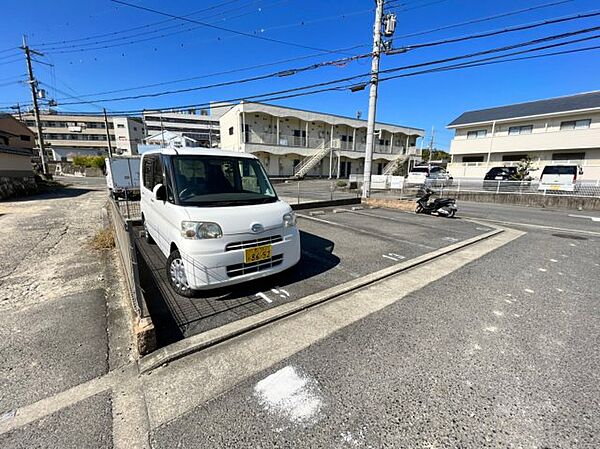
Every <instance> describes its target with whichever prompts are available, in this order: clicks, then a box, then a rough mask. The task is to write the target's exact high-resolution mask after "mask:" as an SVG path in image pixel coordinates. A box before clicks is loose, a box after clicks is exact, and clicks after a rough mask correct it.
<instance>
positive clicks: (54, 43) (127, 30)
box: [36, 0, 240, 48]
mask: <svg viewBox="0 0 600 449" xmlns="http://www.w3.org/2000/svg"><path fill="white" fill-rule="evenodd" d="M239 1H240V0H229V1H226V2H222V3H219V4H217V5H213V6H212V7H210V8H204V9H200V10H197V11H194V12H192V13H190V14H186V15H185V17H189V16H193V15H196V14H198V13H201V12H205V11H209V10H212V9H216V8H218V7H220V6H226V5H228V4H231V3H237V2H239ZM174 20H176V19H167V20H160V21H158V22H153V23H148V24H146V25H140V26H137V27H132V28H127V29H124V30H120V31H113V32H110V33H102V34H95V35H92V36H87V37H82V38H77V39H69V40H63V41H55V42H47V43H40V44H37V45H36V47H38V48H41V47H48V46H52V45H62V44H68V43H72V42H82V41H87V40H92V39H98V38H102V37H109V36H115V35H117V34H125V33H130V32H132V31H136V30H141V29H144V28H150V27H154V26H157V25H161V24H164V23H168V22H173V21H174Z"/></svg>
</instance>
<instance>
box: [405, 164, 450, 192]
mask: <svg viewBox="0 0 600 449" xmlns="http://www.w3.org/2000/svg"><path fill="white" fill-rule="evenodd" d="M452 180H453V178H452V176H450V173H448V172H447V171H446V170H444V169H443V168H442V167H438V166H435V165H431V166H430V165H418V166H416V167H413V168H412V170H411V171H410V172H409V173H408V176H407V177H406V183H407V184H412V185H415V184H426V185H429V186H435V187H440V186H447V185H451V184H452Z"/></svg>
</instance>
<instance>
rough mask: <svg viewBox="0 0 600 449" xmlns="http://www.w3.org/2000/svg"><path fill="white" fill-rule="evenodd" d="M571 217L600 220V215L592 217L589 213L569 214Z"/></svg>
mask: <svg viewBox="0 0 600 449" xmlns="http://www.w3.org/2000/svg"><path fill="white" fill-rule="evenodd" d="M569 217H573V218H587V219H589V220H592V221H600V217H590V216H589V215H575V214H569Z"/></svg>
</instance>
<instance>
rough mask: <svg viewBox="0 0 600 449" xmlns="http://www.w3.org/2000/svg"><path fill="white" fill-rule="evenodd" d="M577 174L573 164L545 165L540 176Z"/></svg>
mask: <svg viewBox="0 0 600 449" xmlns="http://www.w3.org/2000/svg"><path fill="white" fill-rule="evenodd" d="M576 174H577V167H576V166H574V165H546V166H545V167H544V171H543V172H542V176H544V175H571V176H574V175H576Z"/></svg>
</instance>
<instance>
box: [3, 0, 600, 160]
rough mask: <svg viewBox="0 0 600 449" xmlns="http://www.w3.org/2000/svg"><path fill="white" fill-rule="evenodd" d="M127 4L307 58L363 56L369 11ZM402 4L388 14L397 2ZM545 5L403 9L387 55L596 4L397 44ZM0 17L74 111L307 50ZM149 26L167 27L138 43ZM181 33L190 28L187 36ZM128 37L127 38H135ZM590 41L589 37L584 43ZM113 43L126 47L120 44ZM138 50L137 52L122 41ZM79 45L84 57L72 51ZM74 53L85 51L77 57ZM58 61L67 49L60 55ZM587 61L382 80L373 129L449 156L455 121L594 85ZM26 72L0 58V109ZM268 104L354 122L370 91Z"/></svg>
mask: <svg viewBox="0 0 600 449" xmlns="http://www.w3.org/2000/svg"><path fill="white" fill-rule="evenodd" d="M126 1H129V2H132V3H135V4H138V5H143V6H145V7H148V8H153V9H157V10H161V11H164V12H168V13H171V14H175V15H186V14H190V13H192V12H194V11H198V10H201V9H207V8H212V9H210V10H208V11H203V12H199V13H197V14H194V15H192V16H190V17H191V18H193V19H196V20H200V21H203V22H209V23H211V24H214V25H218V26H221V27H226V28H231V29H236V30H239V31H244V32H249V33H253V34H254V33H256V34H257V35H260V36H264V37H267V38H272V39H277V40H285V41H289V42H294V43H298V44H301V45H304V46H307V47H316V48H322V49H329V50H333V49H339V48H347V47H352V46H358V45H364V47H360V48H357V49H355V50H350V51H348V52H345V53H346V54H357V53H362V52H368V51H369V48H370V45H371V39H372V37H371V30H372V24H373V12H372V8H373V6H374V2H373V1H372V0H344V1H337V2H325V1H317V0H229V1H227V0H207V1H196V2H191V1H182V0H175V1H170V2H165V1H157V0H147V1H140V0H126ZM401 1H402V0H400V1H399V2H396V3H395V4H396V5H398V4H399V3H401ZM556 1H559V0H532V1H530V0H520V1H513V0H506V1H503V2H491V1H485V2H484V1H480V0H447V1H439V2H434V1H433V0H404V3H405V4H406V6H405V7H399V6H396V7H392V8H391V9H393V10H395V11H396V12H397V14H398V26H397V31H396V36H395V39H394V46H396V47H398V46H402V45H408V44H416V43H421V42H429V41H435V40H439V39H444V38H448V37H454V36H462V35H468V34H471V33H475V32H480V31H487V30H495V29H500V28H504V27H507V26H511V25H518V24H526V23H531V22H535V21H539V20H546V19H550V18H555V17H561V16H567V15H571V14H576V13H581V12H588V11H594V10H596V9H598V6H599V5H598V2H597V1H595V0H572V1H568V2H565V3H563V4H560V5H555V6H552V7H548V8H544V9H539V10H536V11H530V12H527V13H525V14H519V15H514V16H511V17H505V18H502V19H498V20H493V21H489V22H484V23H478V24H473V25H468V26H462V27H458V28H454V29H449V30H443V31H438V32H435V33H429V34H425V35H421V36H414V37H402V36H403V35H406V34H411V33H415V32H419V31H423V30H430V29H434V28H437V27H442V26H445V25H449V24H454V23H458V22H464V21H468V20H471V19H477V18H480V17H486V16H491V15H495V14H500V13H504V12H509V11H513V10H518V9H522V8H527V7H530V6H536V5H541V4H545V3H554V2H556ZM423 5H425V6H423ZM2 6H3V16H4V17H5V18H7V17H10V20H5V21H4V23H3V26H2V27H1V28H0V42H1V43H2V44H1V47H0V51H1V50H5V49H9V48H10V47H13V46H14V47H16V46H18V45H20V43H21V36H22V34H24V33H25V34H27V35H28V40H29V44H30V46H31V47H32V48H34V49H39V50H41V51H43V52H44V53H45V56H44V57H38V59H39V60H40V61H44V62H50V63H52V64H54V67H53V68H50V67H48V66H46V65H43V64H41V63H34V70H35V72H36V75H37V77H38V79H39V80H40V81H41V82H42V83H44V86H43V87H44V88H46V89H47V91H48V94H49V96H50V97H53V98H58V99H64V100H63V101H77V100H73V99H72V98H68V97H72V96H80V95H85V94H93V93H97V92H105V91H111V90H116V89H124V88H132V87H139V86H142V85H146V84H152V83H161V82H167V81H171V80H177V79H181V78H189V77H197V76H203V75H210V74H212V73H215V72H221V71H227V70H232V69H238V68H243V67H248V66H252V65H257V64H266V63H271V62H275V61H281V60H285V59H289V58H295V57H300V56H303V55H314V54H316V53H318V52H316V51H315V50H310V49H305V48H298V47H293V46H287V45H282V44H278V43H274V42H268V41H265V40H258V39H252V38H249V37H244V36H236V35H233V34H231V33H228V32H226V31H220V30H215V29H210V28H206V27H200V26H198V25H194V24H190V23H186V22H181V21H177V20H172V21H167V22H164V23H162V24H160V25H151V24H156V23H157V22H161V21H165V20H167V19H168V18H166V17H162V16H159V15H156V14H153V13H150V12H146V11H141V10H138V9H134V8H131V7H127V6H124V5H118V4H115V3H112V2H110V1H109V0H89V1H78V2H75V1H66V0H54V1H51V2H49V1H42V0H33V1H32V2H4V3H3V5H2ZM598 25H600V19H599V18H598V17H594V18H588V19H584V20H577V21H572V22H568V23H562V24H554V25H549V26H545V27H541V28H537V29H533V30H527V31H522V32H516V33H510V34H505V35H500V36H495V37H491V38H485V39H479V40H475V41H466V42H462V43H456V44H449V45H440V46H436V47H432V48H428V49H416V50H413V51H410V52H408V53H405V54H399V55H394V56H384V57H383V59H382V68H383V69H385V68H391V67H397V66H403V65H409V64H414V63H418V62H422V61H428V60H434V59H440V58H445V57H450V56H454V55H460V54H464V53H469V52H474V51H479V50H483V49H486V48H492V47H498V46H503V45H510V44H513V43H517V42H521V41H525V40H529V39H535V38H539V37H543V36H547V35H551V34H559V33H563V32H567V31H571V30H576V29H580V28H588V27H593V26H598ZM132 27H138V29H137V30H133V31H130V32H129V33H121V34H114V35H111V36H105V37H101V38H90V36H95V35H101V34H106V33H113V32H120V31H122V30H126V29H129V28H132ZM158 28H166V29H165V30H163V31H158V32H154V33H151V34H150V32H151V31H154V30H156V29H158ZM190 28H194V29H193V30H191V31H186V30H188V29H190ZM595 33H596V34H597V33H598V32H595ZM134 34H135V35H136V36H133V35H134ZM165 34H168V35H166V36H165ZM590 35H594V33H588V34H586V35H583V36H590ZM120 38H125V39H122V40H119V39H120ZM73 39H85V40H80V41H76V42H71V43H68V44H54V45H52V44H51V43H53V42H62V41H67V40H73ZM141 39H144V41H143V42H134V43H131V44H127V42H130V41H134V40H141ZM104 40H111V42H108V43H102V44H97V45H91V44H92V43H93V42H96V41H104ZM49 44H50V45H49ZM80 44H86V46H79V47H70V46H73V45H80ZM104 45H112V47H111V48H100V49H98V48H96V49H93V48H94V47H102V46H104ZM593 45H600V43H599V42H598V40H592V41H588V42H584V43H580V44H575V45H573V46H567V47H562V48H558V49H555V51H556V50H564V49H567V48H576V47H584V46H593ZM56 47H62V48H56ZM53 48H54V49H53ZM90 48H92V49H90ZM80 49H85V51H79V50H80ZM73 50H77V51H73ZM61 51H63V52H64V51H68V52H66V53H60V52H61ZM343 56H345V55H344V54H334V55H332V54H324V55H321V56H318V57H313V58H310V59H305V60H299V61H295V62H288V63H283V64H279V65H276V66H272V67H265V68H257V69H254V70H248V71H242V72H238V73H232V74H228V75H219V76H210V77H206V78H203V79H196V80H191V81H187V82H181V83H176V84H169V85H164V86H159V87H152V88H145V89H141V90H133V91H129V92H121V93H116V94H107V95H104V96H102V95H96V96H94V97H89V99H92V98H93V99H98V98H104V97H105V98H110V97H115V96H122V95H135V94H143V93H152V92H158V91H162V90H170V89H178V88H186V87H192V86H199V85H205V84H210V83H216V82H221V81H229V80H236V79H240V78H244V77H249V76H256V75H260V74H265V73H271V72H275V71H278V70H282V69H287V68H294V67H302V66H304V65H308V64H311V63H315V62H319V61H327V60H331V59H336V58H338V57H343ZM598 56H599V51H598V50H594V51H590V52H583V53H575V54H570V55H564V56H559V57H554V58H542V59H534V60H529V61H520V62H511V63H506V64H497V65H490V66H485V67H478V68H470V69H465V70H460V71H451V72H441V73H435V74H427V75H421V76H415V77H410V78H400V79H397V80H394V81H388V82H385V83H382V84H381V85H380V96H379V103H378V113H377V119H378V120H380V121H383V122H388V123H400V124H404V125H409V126H414V127H420V128H425V129H426V130H427V132H428V133H429V131H430V130H431V127H432V126H434V127H435V129H436V141H437V143H438V145H439V146H440V147H441V148H444V149H447V148H448V145H449V141H450V139H451V133H450V132H449V131H447V130H445V129H444V127H445V125H446V124H447V123H448V122H450V121H451V120H452V119H453V118H455V117H456V116H457V115H459V114H460V113H461V112H463V111H465V110H470V109H477V108H483V107H491V106H496V105H502V104H507V103H512V102H519V101H528V100H534V99H539V98H546V97H552V96H560V95H568V94H573V93H577V92H584V91H590V90H596V89H598V88H600V83H599V80H600V58H599V57H598ZM13 61H14V62H13ZM369 68H370V61H369V60H368V59H365V60H361V61H358V62H353V63H350V64H347V65H345V66H343V67H327V68H321V69H318V70H314V71H309V72H305V73H302V74H297V75H294V76H290V77H285V78H277V79H269V80H263V81H258V82H254V83H247V84H242V85H236V86H227V87H223V88H216V89H210V90H202V91H197V92H189V93H184V94H176V95H169V96H162V97H157V98H146V99H138V100H127V101H121V102H110V101H108V102H97V104H96V105H90V104H85V105H70V106H66V105H65V106H63V107H62V110H65V111H97V110H99V109H98V108H99V107H102V106H104V107H106V108H107V109H108V110H109V111H111V110H129V109H141V108H152V107H169V106H174V105H183V104H192V103H203V102H208V101H217V100H225V99H229V98H237V97H244V96H250V95H256V94H262V93H266V92H270V91H275V90H281V89H286V88H292V87H296V86H301V85H305V84H312V83H318V82H322V81H328V80H332V79H335V78H341V77H346V76H352V75H357V74H361V73H365V72H368V71H369ZM25 73H26V69H25V63H24V60H23V58H22V57H20V55H19V51H18V50H9V51H5V52H0V108H6V107H8V106H9V105H11V104H14V103H16V102H17V101H20V102H25V103H26V102H28V101H30V96H29V91H28V87H27V86H26V85H25V84H23V83H21V82H19V79H23V77H24V75H25ZM86 99H88V98H87V97H86ZM59 103H60V101H59ZM275 103H277V104H282V105H287V106H291V107H297V108H302V109H313V110H317V111H323V112H330V113H335V114H341V115H350V116H354V115H355V114H356V111H362V113H363V117H366V113H367V105H368V92H367V91H366V90H365V91H362V92H355V93H351V92H349V91H347V90H346V91H338V92H329V93H323V94H318V95H311V96H305V97H298V98H292V99H287V100H281V101H277V102H275ZM59 110H61V108H59Z"/></svg>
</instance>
